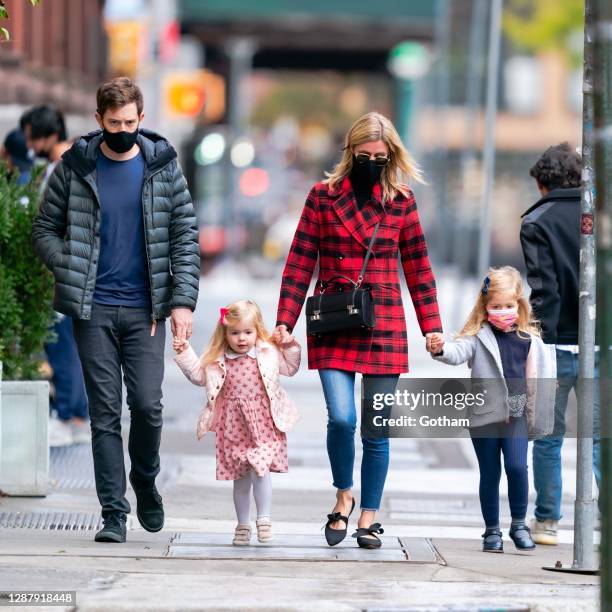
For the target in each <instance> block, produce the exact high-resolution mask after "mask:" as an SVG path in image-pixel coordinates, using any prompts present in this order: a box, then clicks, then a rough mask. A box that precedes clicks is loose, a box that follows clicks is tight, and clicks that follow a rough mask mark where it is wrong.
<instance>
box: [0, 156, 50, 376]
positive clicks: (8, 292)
mask: <svg viewBox="0 0 612 612" xmlns="http://www.w3.org/2000/svg"><path fill="white" fill-rule="evenodd" d="M40 172H41V170H38V171H37V172H35V173H34V175H33V177H32V180H31V181H30V182H29V183H27V184H26V185H18V184H17V181H16V177H15V176H12V177H11V176H9V174H8V172H7V168H6V165H4V164H1V163H0V361H2V368H3V378H4V379H5V380H23V379H25V380H30V379H35V378H40V374H39V372H38V370H39V366H40V362H41V359H42V355H43V345H44V342H45V340H47V338H49V336H50V331H49V330H50V326H51V324H52V322H53V317H54V313H53V307H52V301H53V275H52V274H51V273H50V272H49V271H48V270H47V269H46V268H45V267H44V265H43V263H42V262H41V260H40V259H39V258H38V257H37V256H36V254H35V253H34V249H33V248H32V240H31V237H30V232H31V229H32V222H33V221H34V218H35V217H36V213H37V212H38V204H39V198H40V194H39V187H38V184H39V181H38V180H37V179H38V177H39V176H40Z"/></svg>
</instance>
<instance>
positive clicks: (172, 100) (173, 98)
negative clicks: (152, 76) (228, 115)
mask: <svg viewBox="0 0 612 612" xmlns="http://www.w3.org/2000/svg"><path fill="white" fill-rule="evenodd" d="M163 90H164V101H165V107H166V108H165V110H166V113H167V114H168V115H170V116H171V117H185V118H195V117H198V116H202V115H203V116H204V118H205V119H207V120H208V121H211V122H212V121H219V120H220V119H221V118H222V117H223V114H224V112H225V81H224V79H223V77H221V76H219V75H218V74H214V73H213V72H210V71H209V70H191V71H185V72H173V73H171V74H169V75H168V76H167V77H166V78H165V80H164V85H163Z"/></svg>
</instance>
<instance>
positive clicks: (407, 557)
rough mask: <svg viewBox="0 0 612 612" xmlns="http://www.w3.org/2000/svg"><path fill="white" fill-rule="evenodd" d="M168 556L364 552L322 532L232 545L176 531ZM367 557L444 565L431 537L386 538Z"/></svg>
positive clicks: (302, 557)
mask: <svg viewBox="0 0 612 612" xmlns="http://www.w3.org/2000/svg"><path fill="white" fill-rule="evenodd" d="M165 556H167V557H173V558H180V559H234V560H239V559H243V560H267V561H363V559H364V551H363V550H362V549H360V548H358V547H357V546H356V544H355V541H354V540H353V539H352V538H347V540H345V541H344V542H342V543H340V544H339V545H338V546H334V547H333V548H332V547H330V546H327V545H326V544H325V541H324V540H323V537H322V535H320V534H317V535H313V534H291V535H289V534H279V535H276V536H275V537H274V540H273V541H272V542H269V543H266V544H260V543H258V542H257V539H256V537H254V536H253V539H252V542H251V546H232V535H231V534H227V533H225V534H216V533H193V532H188V533H177V534H175V536H174V537H173V538H171V540H170V543H169V545H168V549H167V551H166V555H165ZM367 559H368V561H371V562H384V563H395V562H400V563H431V564H436V565H445V564H446V561H445V560H444V559H443V558H442V556H441V555H440V553H439V552H438V551H437V549H436V547H435V546H434V545H433V543H432V542H431V540H429V539H428V538H386V539H385V546H384V547H383V548H380V549H378V550H368V551H367Z"/></svg>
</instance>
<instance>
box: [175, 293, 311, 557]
mask: <svg viewBox="0 0 612 612" xmlns="http://www.w3.org/2000/svg"><path fill="white" fill-rule="evenodd" d="M269 340H270V336H269V334H268V332H267V331H266V328H265V326H264V322H263V319H262V316H261V311H260V310H259V307H258V306H257V304H255V302H253V301H251V300H241V301H238V302H234V303H233V304H230V305H229V306H227V307H226V308H221V309H220V316H219V320H218V322H217V326H216V328H215V331H214V333H213V337H212V338H211V340H210V343H209V345H208V348H207V349H206V351H205V352H204V354H203V355H202V357H201V358H198V357H197V355H196V354H195V352H194V350H193V349H192V348H191V347H190V346H189V342H188V341H187V340H184V341H182V340H180V339H175V340H174V350H175V351H176V352H177V353H178V354H177V356H176V357H175V361H176V363H177V364H178V366H179V367H180V368H181V370H182V371H183V373H184V374H185V376H186V377H187V378H188V379H189V380H190V381H191V382H192V383H194V384H195V385H200V386H205V387H206V396H207V403H206V405H205V406H204V408H203V410H202V413H201V415H200V418H199V420H198V425H197V435H198V438H202V436H204V434H205V433H207V432H209V431H214V432H216V457H217V480H233V481H234V505H235V508H236V515H237V517H238V524H237V526H236V530H235V532H234V540H233V543H234V545H236V546H246V545H248V544H249V543H250V541H251V525H250V499H251V489H252V490H253V496H254V498H255V505H256V506H257V521H256V526H257V538H258V540H259V541H260V542H269V541H270V540H271V539H272V523H271V522H270V509H271V498H272V484H271V481H270V472H286V471H287V470H288V464H287V437H286V435H285V432H286V431H288V430H289V429H291V427H293V425H294V424H295V422H296V421H297V420H298V418H299V416H298V413H297V410H296V408H295V406H294V405H293V404H292V402H291V401H290V399H289V397H288V396H287V394H286V393H285V391H284V390H283V389H282V387H281V386H280V382H279V374H283V375H285V376H293V375H294V374H295V373H296V372H297V370H298V368H299V366H300V355H301V348H300V345H299V344H298V342H297V340H295V338H293V336H286V337H285V338H284V340H283V342H282V344H279V345H275V344H272V343H271V342H270V341H269Z"/></svg>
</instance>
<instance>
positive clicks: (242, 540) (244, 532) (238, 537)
mask: <svg viewBox="0 0 612 612" xmlns="http://www.w3.org/2000/svg"><path fill="white" fill-rule="evenodd" d="M250 543H251V526H250V525H243V524H242V523H238V525H236V529H235V531H234V539H233V540H232V544H233V545H234V546H248V545H249V544H250Z"/></svg>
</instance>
